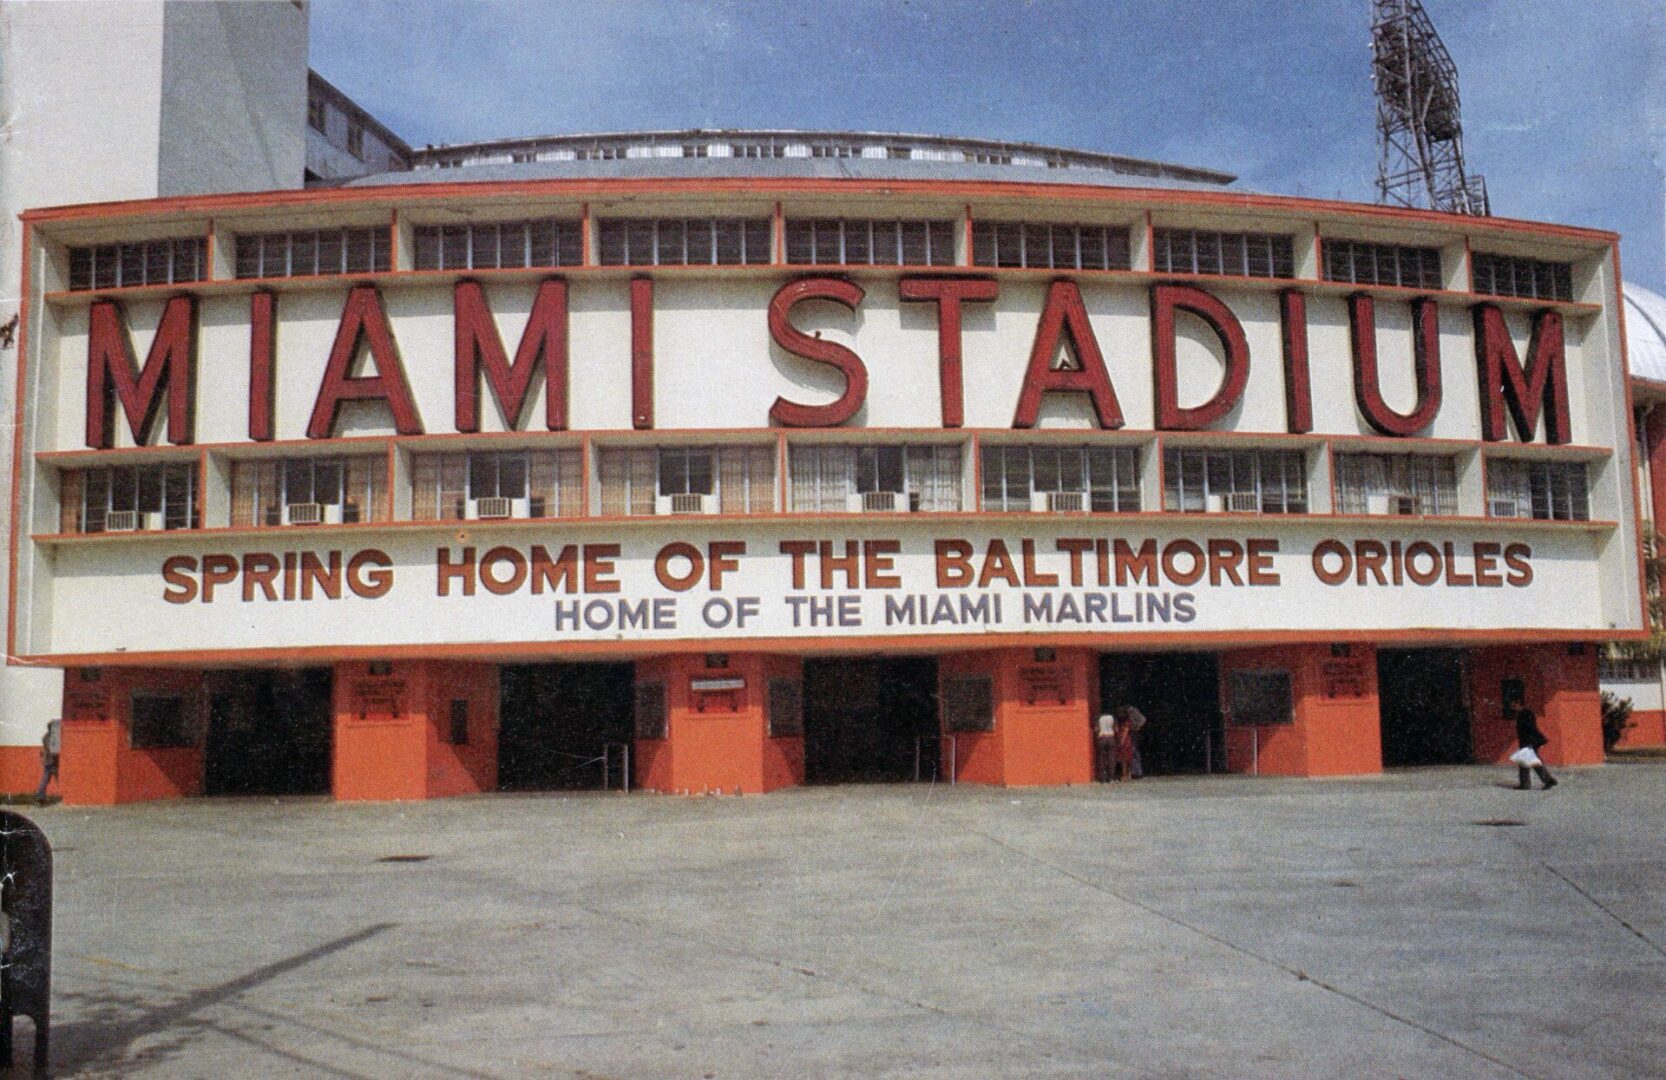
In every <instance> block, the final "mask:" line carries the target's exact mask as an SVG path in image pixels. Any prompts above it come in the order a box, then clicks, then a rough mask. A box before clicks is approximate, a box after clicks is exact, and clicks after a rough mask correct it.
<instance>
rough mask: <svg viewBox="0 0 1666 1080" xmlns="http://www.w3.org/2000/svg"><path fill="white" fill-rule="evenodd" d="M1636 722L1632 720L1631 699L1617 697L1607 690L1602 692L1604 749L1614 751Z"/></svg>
mask: <svg viewBox="0 0 1666 1080" xmlns="http://www.w3.org/2000/svg"><path fill="white" fill-rule="evenodd" d="M1635 724H1636V721H1635V720H1633V719H1632V718H1631V699H1630V698H1623V697H1617V696H1616V695H1614V694H1611V693H1609V692H1608V691H1607V690H1604V691H1603V692H1602V748H1603V749H1604V750H1612V749H1614V744H1616V743H1618V742H1619V741H1620V738H1621V736H1623V735H1624V734H1625V733H1626V732H1627V731H1628V730H1629V729H1630V728H1631V727H1632V726H1633V725H1635Z"/></svg>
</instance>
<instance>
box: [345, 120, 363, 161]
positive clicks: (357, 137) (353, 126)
mask: <svg viewBox="0 0 1666 1080" xmlns="http://www.w3.org/2000/svg"><path fill="white" fill-rule="evenodd" d="M347 152H348V153H349V154H352V155H353V156H354V157H356V158H358V159H359V160H360V161H363V160H364V124H363V123H362V122H361V121H359V120H356V119H354V118H353V117H348V118H347Z"/></svg>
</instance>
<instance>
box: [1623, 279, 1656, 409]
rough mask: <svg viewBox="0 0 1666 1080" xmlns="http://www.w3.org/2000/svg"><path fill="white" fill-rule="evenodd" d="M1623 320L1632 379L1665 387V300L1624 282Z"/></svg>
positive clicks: (1639, 286)
mask: <svg viewBox="0 0 1666 1080" xmlns="http://www.w3.org/2000/svg"><path fill="white" fill-rule="evenodd" d="M1625 320H1626V353H1627V357H1628V358H1629V359H1630V361H1631V374H1632V377H1633V378H1638V379H1648V380H1650V381H1651V382H1658V383H1662V384H1666V296H1661V295H1660V294H1659V293H1657V292H1655V291H1653V290H1652V289H1645V288H1643V286H1641V285H1637V284H1634V283H1632V282H1630V281H1628V282H1626V283H1625Z"/></svg>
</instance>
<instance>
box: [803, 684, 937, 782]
mask: <svg viewBox="0 0 1666 1080" xmlns="http://www.w3.org/2000/svg"><path fill="white" fill-rule="evenodd" d="M937 733H938V721H937V661H936V660H935V659H931V658H912V657H887V658H871V659H870V658H864V659H854V660H852V659H828V660H806V661H805V662H804V779H805V782H806V783H811V784H832V783H840V782H875V781H897V780H912V779H914V753H915V745H916V740H918V739H919V738H921V737H922V736H935V735H936V734H937ZM931 752H932V753H935V748H934V747H933V748H931Z"/></svg>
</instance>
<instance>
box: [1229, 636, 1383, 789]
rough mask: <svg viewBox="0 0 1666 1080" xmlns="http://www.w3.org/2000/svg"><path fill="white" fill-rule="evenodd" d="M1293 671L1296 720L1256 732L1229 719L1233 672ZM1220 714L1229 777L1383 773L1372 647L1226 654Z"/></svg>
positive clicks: (1317, 647) (1294, 648)
mask: <svg viewBox="0 0 1666 1080" xmlns="http://www.w3.org/2000/svg"><path fill="white" fill-rule="evenodd" d="M1256 669H1267V670H1281V671H1288V672H1289V673H1290V689H1291V696H1292V698H1293V699H1294V714H1295V719H1294V721H1293V722H1292V723H1289V724H1270V725H1261V726H1257V727H1254V728H1251V727H1246V726H1244V725H1241V724H1234V723H1232V722H1231V716H1230V712H1229V710H1230V708H1231V693H1230V686H1231V679H1232V672H1234V671H1244V670H1256ZM1221 709H1222V711H1223V712H1225V713H1227V716H1228V721H1227V728H1226V740H1227V749H1226V759H1227V768H1228V769H1229V770H1230V771H1232V772H1250V771H1258V772H1260V773H1262V774H1265V775H1269V776H1358V775H1365V774H1370V773H1380V772H1382V769H1383V742H1382V724H1381V720H1380V718H1379V711H1378V698H1377V656H1376V650H1375V649H1373V648H1372V647H1371V646H1369V645H1350V646H1347V650H1346V655H1338V654H1337V653H1336V652H1333V650H1332V648H1331V647H1330V646H1329V645H1289V646H1279V647H1275V648H1267V649H1246V650H1243V651H1240V652H1229V653H1223V654H1222V656H1221Z"/></svg>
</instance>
